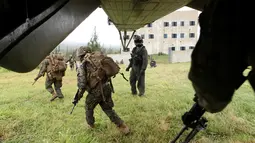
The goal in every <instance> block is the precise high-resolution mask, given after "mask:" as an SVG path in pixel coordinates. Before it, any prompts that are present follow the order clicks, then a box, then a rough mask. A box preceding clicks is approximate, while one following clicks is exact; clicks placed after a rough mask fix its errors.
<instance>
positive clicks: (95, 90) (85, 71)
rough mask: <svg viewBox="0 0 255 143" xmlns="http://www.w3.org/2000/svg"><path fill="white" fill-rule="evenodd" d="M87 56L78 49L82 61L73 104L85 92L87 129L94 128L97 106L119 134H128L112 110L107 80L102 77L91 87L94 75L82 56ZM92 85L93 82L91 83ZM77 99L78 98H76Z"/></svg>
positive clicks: (110, 93)
mask: <svg viewBox="0 0 255 143" xmlns="http://www.w3.org/2000/svg"><path fill="white" fill-rule="evenodd" d="M86 54H87V52H86V51H84V50H83V49H81V48H80V49H79V54H78V56H79V58H80V60H81V61H82V63H81V65H80V68H78V73H77V80H78V88H79V89H78V91H77V93H76V96H75V98H74V101H73V104H75V105H76V103H78V101H79V100H80V99H81V98H82V97H83V94H84V92H85V91H87V92H88V95H87V97H86V101H85V111H86V121H87V124H88V125H89V128H94V122H95V118H94V115H93V114H94V109H95V107H96V106H97V105H98V104H99V105H100V106H101V108H102V110H103V111H104V112H105V114H106V115H107V116H108V117H109V118H110V120H111V121H112V122H113V123H115V124H116V126H117V127H118V129H119V130H120V132H122V133H123V134H128V133H129V128H128V126H126V125H125V124H124V122H123V120H122V119H121V118H120V117H119V116H118V115H117V113H116V112H115V111H114V110H113V106H114V103H113V100H112V88H111V86H110V84H109V78H108V77H106V76H105V77H104V78H102V80H100V83H101V84H99V83H97V84H95V86H94V87H91V84H90V83H91V82H92V78H90V76H91V75H92V74H96V73H95V72H94V71H93V70H90V69H91V66H92V65H91V64H88V63H87V62H84V60H83V59H84V56H85V55H86ZM92 83H93V82H92ZM76 97H78V98H76Z"/></svg>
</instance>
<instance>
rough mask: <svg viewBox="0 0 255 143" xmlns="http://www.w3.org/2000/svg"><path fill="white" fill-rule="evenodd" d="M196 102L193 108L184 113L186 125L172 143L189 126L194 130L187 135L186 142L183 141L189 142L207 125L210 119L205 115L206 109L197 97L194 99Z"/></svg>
mask: <svg viewBox="0 0 255 143" xmlns="http://www.w3.org/2000/svg"><path fill="white" fill-rule="evenodd" d="M194 101H195V104H193V106H192V107H191V109H190V110H189V111H188V112H186V113H184V115H183V116H182V121H183V124H184V127H183V128H182V129H181V131H180V132H179V133H178V135H177V136H176V137H175V138H174V140H172V141H171V142H170V143H175V142H176V141H177V140H178V139H179V138H180V136H181V135H182V134H183V133H184V132H185V131H186V130H188V129H189V128H191V129H192V131H191V132H190V133H189V134H188V135H187V136H186V138H185V140H184V142H182V143H188V142H190V140H191V139H193V138H194V136H195V135H196V134H197V133H198V132H199V131H200V130H203V129H205V128H206V127H207V124H206V123H207V122H208V120H207V119H206V118H204V117H202V116H203V114H204V113H205V109H204V108H202V107H200V106H199V105H198V103H197V97H195V99H194Z"/></svg>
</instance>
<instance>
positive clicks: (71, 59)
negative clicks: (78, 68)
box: [66, 56, 75, 70]
mask: <svg viewBox="0 0 255 143" xmlns="http://www.w3.org/2000/svg"><path fill="white" fill-rule="evenodd" d="M66 62H69V65H70V69H71V70H73V68H74V63H75V60H74V59H73V57H72V56H70V58H69V59H68V60H67V61H66Z"/></svg>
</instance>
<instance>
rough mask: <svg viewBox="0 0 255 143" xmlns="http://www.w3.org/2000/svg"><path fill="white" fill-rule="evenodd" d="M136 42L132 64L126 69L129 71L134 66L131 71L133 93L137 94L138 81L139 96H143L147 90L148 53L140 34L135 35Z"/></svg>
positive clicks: (132, 54)
mask: <svg viewBox="0 0 255 143" xmlns="http://www.w3.org/2000/svg"><path fill="white" fill-rule="evenodd" d="M134 42H135V44H136V47H134V48H133V50H132V53H131V59H130V64H129V66H128V67H127V69H126V71H129V68H131V67H132V69H131V72H130V86H131V91H132V94H137V90H136V82H137V81H138V85H137V87H138V90H139V96H142V95H144V92H145V70H146V68H147V64H148V53H147V50H146V48H145V46H144V45H143V40H142V38H141V37H140V36H138V35H135V37H134Z"/></svg>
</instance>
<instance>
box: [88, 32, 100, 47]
mask: <svg viewBox="0 0 255 143" xmlns="http://www.w3.org/2000/svg"><path fill="white" fill-rule="evenodd" d="M88 47H89V48H90V49H91V51H101V49H102V46H101V45H100V43H99V42H98V35H97V32H96V27H95V28H94V33H93V34H92V37H91V38H90V41H89V43H88Z"/></svg>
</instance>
